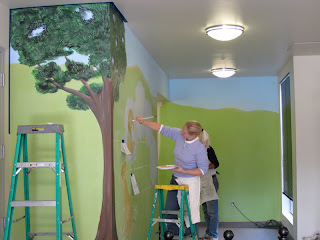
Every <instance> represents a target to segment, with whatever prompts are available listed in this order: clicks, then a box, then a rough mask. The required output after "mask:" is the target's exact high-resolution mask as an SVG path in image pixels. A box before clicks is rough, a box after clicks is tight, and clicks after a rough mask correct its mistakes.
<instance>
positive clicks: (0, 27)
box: [0, 3, 9, 239]
mask: <svg viewBox="0 0 320 240" xmlns="http://www.w3.org/2000/svg"><path fill="white" fill-rule="evenodd" d="M0 47H2V48H3V49H4V72H5V88H4V116H0V117H1V118H3V120H4V131H3V132H4V135H5V136H4V144H5V146H6V157H5V167H4V168H5V169H4V172H5V178H4V179H8V177H9V174H8V172H9V164H8V163H9V161H8V159H9V155H8V154H9V151H8V150H9V135H8V75H9V74H8V73H9V72H8V66H9V63H8V59H9V54H8V53H9V8H8V7H6V6H4V5H3V4H2V3H0ZM1 180H3V178H1ZM8 185H9V184H5V186H8ZM8 193H9V189H5V193H2V192H1V193H0V194H1V196H4V199H3V198H1V199H0V207H2V206H3V205H4V206H5V208H6V204H7V199H8ZM1 201H4V202H1ZM2 204H3V205H2ZM2 214H3V215H5V211H1V215H2ZM0 217H4V216H0ZM1 229H2V228H1ZM0 235H1V236H0V239H2V237H3V232H2V231H1V230H0Z"/></svg>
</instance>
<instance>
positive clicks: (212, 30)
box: [206, 24, 244, 41]
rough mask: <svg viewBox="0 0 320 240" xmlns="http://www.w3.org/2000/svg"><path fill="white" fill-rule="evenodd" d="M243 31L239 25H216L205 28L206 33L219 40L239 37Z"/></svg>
mask: <svg viewBox="0 0 320 240" xmlns="http://www.w3.org/2000/svg"><path fill="white" fill-rule="evenodd" d="M243 31H244V28H243V27H242V26H239V25H229V24H224V25H216V26H212V27H208V28H206V33H207V34H208V35H209V36H210V37H212V38H214V39H216V40H219V41H230V40H233V39H235V38H237V37H239V36H240V35H241V34H242V33H243Z"/></svg>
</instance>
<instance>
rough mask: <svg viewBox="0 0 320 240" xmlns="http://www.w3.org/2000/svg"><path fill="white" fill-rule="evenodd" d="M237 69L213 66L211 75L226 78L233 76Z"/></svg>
mask: <svg viewBox="0 0 320 240" xmlns="http://www.w3.org/2000/svg"><path fill="white" fill-rule="evenodd" d="M236 71H237V69H235V68H213V69H211V72H212V74H213V75H215V76H216V77H219V78H228V77H231V76H233V75H234V74H235V73H236Z"/></svg>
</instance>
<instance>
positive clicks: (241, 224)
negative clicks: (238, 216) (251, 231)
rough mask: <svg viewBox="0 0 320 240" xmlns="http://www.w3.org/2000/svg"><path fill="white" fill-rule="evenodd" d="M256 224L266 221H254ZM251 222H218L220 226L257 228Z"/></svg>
mask: <svg viewBox="0 0 320 240" xmlns="http://www.w3.org/2000/svg"><path fill="white" fill-rule="evenodd" d="M256 223H257V225H263V224H265V223H266V222H256ZM257 225H256V224H254V223H252V222H219V227H221V228H259V227H258V226H257Z"/></svg>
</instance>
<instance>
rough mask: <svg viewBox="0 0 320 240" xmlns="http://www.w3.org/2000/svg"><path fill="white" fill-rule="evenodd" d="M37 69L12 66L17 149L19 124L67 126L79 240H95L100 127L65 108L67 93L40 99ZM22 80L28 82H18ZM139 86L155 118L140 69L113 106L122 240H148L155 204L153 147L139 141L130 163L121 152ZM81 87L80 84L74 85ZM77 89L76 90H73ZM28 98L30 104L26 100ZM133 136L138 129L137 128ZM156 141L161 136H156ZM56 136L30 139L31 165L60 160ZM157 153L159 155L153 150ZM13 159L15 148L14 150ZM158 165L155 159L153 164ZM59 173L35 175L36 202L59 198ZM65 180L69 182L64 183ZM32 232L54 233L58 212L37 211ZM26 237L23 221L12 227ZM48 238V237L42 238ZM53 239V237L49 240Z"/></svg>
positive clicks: (15, 235) (19, 213) (18, 235)
mask: <svg viewBox="0 0 320 240" xmlns="http://www.w3.org/2000/svg"><path fill="white" fill-rule="evenodd" d="M32 69H33V68H32V67H27V66H25V65H21V64H12V65H11V73H12V74H13V81H12V92H11V94H12V105H11V108H12V122H11V124H12V138H11V144H12V146H15V142H16V136H15V134H14V133H15V132H16V129H17V126H18V125H31V124H45V123H47V122H53V123H59V124H63V125H64V127H65V134H64V136H65V147H66V156H67V162H68V168H69V177H70V186H71V193H72V198H73V204H74V209H75V210H74V211H75V214H76V218H75V219H76V225H77V231H78V236H79V238H80V239H94V237H95V234H96V229H97V225H98V221H99V215H100V210H101V199H102V191H101V190H102V178H103V171H102V169H103V161H102V159H103V152H102V143H101V137H100V132H99V126H98V125H97V124H96V119H95V117H94V115H93V114H92V113H91V112H84V111H73V110H71V109H70V108H68V107H67V106H66V104H65V96H66V93H64V92H58V93H57V94H54V95H42V94H38V93H37V92H36V91H35V88H34V80H33V76H32V74H31V72H32ZM19 79H23V81H19ZM138 83H140V84H141V85H142V87H143V90H145V95H144V98H143V99H141V101H146V102H149V103H150V106H151V111H152V113H154V114H155V113H156V109H155V99H154V97H153V96H152V95H151V94H150V92H149V87H148V84H147V82H146V80H145V79H144V76H143V73H142V72H141V70H140V69H139V68H138V67H137V66H135V67H129V68H128V69H127V73H126V77H125V81H124V82H123V83H121V84H120V87H119V92H120V96H123V97H120V99H119V101H118V102H116V103H115V106H114V169H115V170H114V171H115V186H116V194H115V197H116V201H115V202H116V217H117V228H118V237H119V239H128V240H129V239H131V240H134V239H137V236H139V239H144V238H146V235H147V230H148V223H149V218H150V214H151V207H152V201H153V193H154V188H153V183H152V181H153V180H152V179H156V175H155V176H151V173H152V171H151V170H150V161H152V160H151V159H150V154H149V153H150V151H151V150H150V147H149V146H148V145H147V143H146V139H145V138H137V141H136V150H135V151H136V157H135V159H133V160H128V158H127V156H126V155H125V154H124V153H122V152H121V150H120V145H121V141H122V139H126V138H125V135H126V130H125V129H126V126H125V125H126V124H127V123H128V121H126V115H128V112H126V111H125V109H126V105H127V99H128V98H132V99H133V100H134V101H137V98H140V97H141V95H139V96H136V94H135V93H136V91H135V90H136V88H137V85H138ZM74 84H75V85H76V83H74ZM73 87H77V86H73ZM26 99H27V100H26ZM134 128H136V127H134ZM133 134H135V133H134V129H133ZM153 137H154V139H156V136H155V135H154V134H153ZM54 141H55V138H54V135H49V134H45V135H30V137H29V138H28V143H29V156H30V158H29V159H30V161H31V159H32V161H33V160H34V161H40V160H39V159H41V161H53V159H54V158H55V152H54V147H55V145H54V144H55V142H54ZM152 150H153V151H156V146H154V149H152ZM11 154H12V156H13V155H14V148H12V149H11ZM153 162H154V165H155V164H157V163H156V159H153ZM130 173H134V174H135V176H136V180H137V183H138V186H139V190H140V194H138V195H134V194H133V191H132V187H131V182H130ZM53 181H54V173H53V172H52V171H51V170H50V169H45V170H40V171H39V170H34V171H33V172H32V175H30V186H31V189H30V191H31V197H32V198H33V199H43V200H50V199H54V197H55V191H54V184H53V183H54V182H53ZM63 181H64V179H63ZM62 196H63V206H65V207H63V219H67V218H68V209H67V207H66V206H67V196H66V190H65V187H64V186H63V187H62ZM17 199H20V200H21V199H23V185H22V178H20V181H19V185H18V191H17ZM23 215H24V210H23V209H22V208H17V209H16V211H15V216H23ZM31 223H32V225H31V228H32V231H35V232H37V231H38V232H54V231H55V210H54V209H49V211H48V209H41V208H32V211H31ZM71 230H72V229H71V225H70V224H69V223H67V224H66V225H64V231H71ZM23 238H24V221H20V222H18V223H16V224H14V225H13V231H12V239H23ZM43 239H46V238H43ZM48 239H49V238H48Z"/></svg>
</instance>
